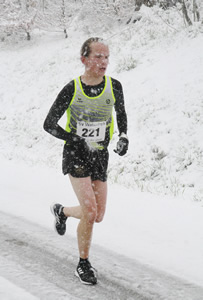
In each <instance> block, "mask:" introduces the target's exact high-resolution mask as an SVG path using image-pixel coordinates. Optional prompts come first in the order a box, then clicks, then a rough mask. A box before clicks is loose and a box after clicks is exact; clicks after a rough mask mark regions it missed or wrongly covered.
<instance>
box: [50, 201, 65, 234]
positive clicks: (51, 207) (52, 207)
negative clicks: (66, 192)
mask: <svg viewBox="0 0 203 300" xmlns="http://www.w3.org/2000/svg"><path fill="white" fill-rule="evenodd" d="M55 204H57V203H53V204H52V205H51V206H50V210H51V213H52V215H53V216H54V218H55V219H54V231H55V232H56V233H57V234H58V235H59V236H63V235H64V234H65V233H64V234H59V233H58V231H57V230H56V215H55V212H54V205H55Z"/></svg>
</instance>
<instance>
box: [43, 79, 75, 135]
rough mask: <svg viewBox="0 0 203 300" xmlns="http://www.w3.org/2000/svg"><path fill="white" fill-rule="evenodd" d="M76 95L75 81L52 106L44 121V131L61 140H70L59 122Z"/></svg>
mask: <svg viewBox="0 0 203 300" xmlns="http://www.w3.org/2000/svg"><path fill="white" fill-rule="evenodd" d="M73 94H74V81H73V80H72V81H71V82H70V83H68V84H67V85H66V86H65V87H64V88H63V89H62V91H61V92H60V93H59V94H58V96H57V98H56V100H55V102H54V103H53V105H52V106H51V108H50V110H49V113H48V115H47V117H46V119H45V121H44V126H43V127H44V130H45V131H47V132H48V133H50V134H51V135H53V136H54V137H56V138H58V139H61V140H64V141H66V140H68V138H69V135H70V134H69V133H68V132H67V131H66V130H64V129H63V128H62V127H61V126H60V125H58V121H59V120H60V119H61V117H62V116H63V114H64V113H65V111H66V110H67V108H68V106H69V104H70V102H71V100H72V98H73Z"/></svg>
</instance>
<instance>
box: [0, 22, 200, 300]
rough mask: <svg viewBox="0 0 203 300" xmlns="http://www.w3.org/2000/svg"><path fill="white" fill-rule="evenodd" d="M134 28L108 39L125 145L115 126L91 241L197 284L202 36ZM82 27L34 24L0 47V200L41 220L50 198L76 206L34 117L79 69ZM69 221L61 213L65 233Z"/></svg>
mask: <svg viewBox="0 0 203 300" xmlns="http://www.w3.org/2000/svg"><path fill="white" fill-rule="evenodd" d="M138 29H139V30H138V32H136V33H135V35H134V38H131V39H127V37H126V36H127V34H126V35H125V34H123V36H122V37H121V36H115V37H114V38H112V40H110V41H109V45H110V49H111V57H110V62H111V63H110V65H109V69H108V73H107V74H109V75H111V76H112V77H115V78H117V79H119V80H120V81H121V82H122V84H123V88H124V93H125V99H126V100H125V101H126V110H127V113H128V120H129V132H128V136H129V140H130V148H129V152H128V154H127V155H126V156H125V157H122V158H121V157H119V156H117V155H116V154H115V153H114V152H113V149H114V148H115V145H116V141H117V132H116V133H115V135H114V138H113V140H112V143H111V145H110V147H109V150H110V165H109V187H108V204H107V212H106V215H105V218H104V221H103V222H102V223H101V224H96V225H95V229H94V237H93V243H95V244H97V245H101V246H103V247H105V248H107V249H110V250H113V251H115V252H117V253H121V254H124V255H126V256H128V257H131V258H133V259H136V260H139V261H141V262H143V263H144V264H149V265H152V266H154V267H156V268H158V269H161V270H164V271H166V272H169V273H171V274H174V275H177V276H179V277H181V278H184V279H186V280H188V281H190V282H194V283H196V284H199V285H202V278H203V255H202V253H203V232H202V228H203V207H202V197H203V189H202V180H203V168H202V167H203V160H202V154H203V150H202V149H203V148H202V146H203V142H202V141H203V131H202V128H203V127H202V122H203V121H202V120H203V109H202V108H203V106H202V105H203V103H202V99H203V37H202V35H201V34H197V33H196V31H195V32H189V31H186V30H185V31H184V32H181V33H179V34H176V36H173V37H172V36H171V35H170V34H168V36H166V37H165V38H164V37H163V36H161V34H160V32H159V35H158V37H157V39H155V38H154V39H152V40H146V41H144V40H143V36H142V34H141V33H142V30H143V29H141V28H139V25H138ZM139 32H140V35H139ZM148 34H149V33H148ZM81 35H82V37H81ZM81 35H78V33H76V32H74V33H72V35H69V39H67V40H64V39H62V36H59V35H58V36H57V35H56V34H49V35H48V36H46V37H45V36H44V35H43V34H42V33H37V32H36V35H35V36H34V39H33V40H31V41H30V42H23V41H22V42H21V43H20V44H14V45H12V46H2V49H1V55H0V62H1V71H2V72H1V75H0V76H1V77H0V80H1V85H2V88H1V92H0V102H1V111H0V123H1V135H0V163H1V173H0V186H1V199H0V204H1V208H0V209H1V211H3V212H9V213H10V214H13V215H15V216H19V217H23V218H26V219H28V220H32V221H33V222H36V223H37V224H40V225H42V226H45V227H48V228H52V225H53V217H52V215H51V214H50V211H49V206H50V204H51V203H52V202H55V201H58V202H61V203H63V204H64V205H67V206H72V205H77V200H76V197H75V195H74V193H73V191H72V188H71V185H70V183H69V180H68V177H66V176H65V177H64V176H63V175H62V174H61V170H60V169H61V152H62V146H63V142H61V141H59V140H57V139H54V138H53V137H51V136H49V135H48V134H47V133H45V132H44V131H43V129H42V124H43V121H44V119H45V116H46V114H47V112H48V109H49V108H50V106H51V104H52V103H53V101H54V99H55V97H56V95H57V93H58V92H59V91H60V89H61V88H62V87H63V86H64V85H65V84H66V83H67V82H68V81H69V80H71V79H72V78H74V77H76V76H78V75H79V74H81V73H82V71H83V68H82V65H81V63H80V60H79V49H80V46H81V40H85V39H86V36H85V35H84V34H81ZM88 37H89V36H88ZM146 39H147V38H146ZM124 42H125V47H123V44H124ZM64 123H65V118H63V119H62V120H61V124H64ZM76 228H77V220H73V219H72V220H68V234H70V235H71V236H75V232H76ZM0 283H2V284H1V286H4V288H3V290H2V289H1V292H0V296H1V294H2V293H3V292H4V293H5V294H3V296H2V298H3V299H9V300H10V299H18V298H17V294H18V293H21V292H22V293H21V295H22V297H21V299H23V297H24V298H26V299H34V297H31V296H30V298H29V295H27V296H26V295H25V296H24V292H23V291H20V290H17V289H18V288H17V287H15V286H13V285H12V284H11V283H10V282H8V281H6V280H5V279H3V278H1V277H0ZM7 290H9V294H6V291H7ZM10 291H13V293H15V294H16V297H15V298H12V296H11V294H12V293H10ZM15 291H16V292H15ZM6 297H7V298H6Z"/></svg>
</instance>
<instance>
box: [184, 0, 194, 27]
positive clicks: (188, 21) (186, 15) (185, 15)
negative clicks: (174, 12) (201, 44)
mask: <svg viewBox="0 0 203 300" xmlns="http://www.w3.org/2000/svg"><path fill="white" fill-rule="evenodd" d="M182 11H183V16H184V17H185V20H186V21H187V23H188V25H189V26H191V25H192V21H191V20H190V18H189V16H188V12H187V7H186V5H185V1H184V0H183V4H182Z"/></svg>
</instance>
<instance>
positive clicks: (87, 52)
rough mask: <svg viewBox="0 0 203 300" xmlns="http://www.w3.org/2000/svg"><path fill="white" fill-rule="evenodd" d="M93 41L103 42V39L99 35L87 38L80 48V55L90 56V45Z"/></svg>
mask: <svg viewBox="0 0 203 300" xmlns="http://www.w3.org/2000/svg"><path fill="white" fill-rule="evenodd" d="M93 42H101V43H102V42H103V39H102V38H99V37H91V38H89V39H88V40H86V41H85V42H84V43H83V45H82V47H81V50H80V55H81V56H85V57H88V56H89V55H90V53H91V48H90V45H91V43H93Z"/></svg>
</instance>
